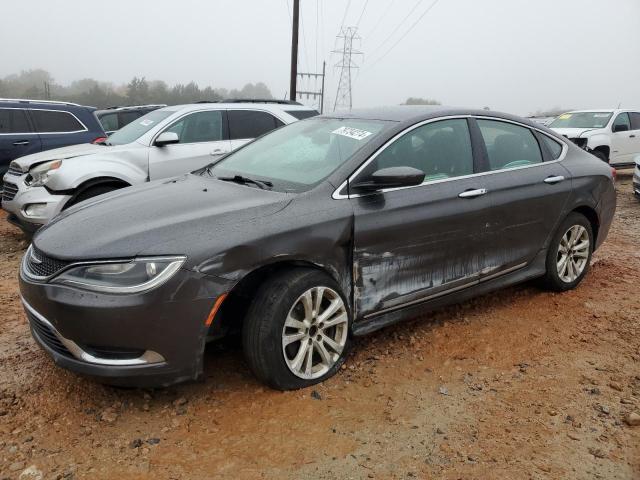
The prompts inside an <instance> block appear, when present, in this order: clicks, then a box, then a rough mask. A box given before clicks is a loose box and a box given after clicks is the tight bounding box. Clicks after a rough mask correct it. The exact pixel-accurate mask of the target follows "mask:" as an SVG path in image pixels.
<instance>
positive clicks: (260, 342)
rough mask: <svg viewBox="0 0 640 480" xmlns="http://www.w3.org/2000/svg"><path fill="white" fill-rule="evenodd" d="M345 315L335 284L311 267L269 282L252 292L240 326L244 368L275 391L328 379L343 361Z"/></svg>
mask: <svg viewBox="0 0 640 480" xmlns="http://www.w3.org/2000/svg"><path fill="white" fill-rule="evenodd" d="M349 323H350V316H349V311H348V307H347V303H346V300H345V298H344V296H343V295H342V294H341V293H340V287H339V286H338V284H337V283H336V282H335V281H334V280H333V279H332V278H331V277H329V276H328V275H326V274H324V273H322V272H319V271H316V270H312V269H295V270H290V271H288V272H285V273H282V274H280V275H278V276H276V277H274V278H271V279H269V280H268V281H267V282H266V283H265V284H264V285H263V286H262V287H261V288H260V289H259V291H258V293H257V295H256V297H255V299H254V301H253V303H252V304H251V307H250V308H249V312H248V313H247V317H246V319H245V323H244V328H243V347H244V353H245V357H246V359H247V363H248V364H249V367H250V368H251V370H252V371H253V373H254V374H255V375H256V377H258V379H259V380H261V381H263V382H264V383H266V384H268V385H269V386H271V387H273V388H276V389H279V390H292V389H297V388H303V387H307V386H310V385H313V384H316V383H319V382H322V381H323V380H325V379H327V378H329V377H331V376H332V375H333V374H335V373H336V371H337V370H338V369H339V368H340V366H341V365H342V363H343V362H344V360H345V357H346V354H347V351H348V347H349V340H350V339H349Z"/></svg>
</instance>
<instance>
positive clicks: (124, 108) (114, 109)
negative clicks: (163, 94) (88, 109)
mask: <svg viewBox="0 0 640 480" xmlns="http://www.w3.org/2000/svg"><path fill="white" fill-rule="evenodd" d="M166 106H167V104H166V103H158V104H149V105H123V106H113V107H107V108H101V109H100V110H98V111H97V112H96V113H106V112H122V111H127V110H145V109H148V108H153V109H158V108H162V107H166Z"/></svg>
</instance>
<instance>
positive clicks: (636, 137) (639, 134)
mask: <svg viewBox="0 0 640 480" xmlns="http://www.w3.org/2000/svg"><path fill="white" fill-rule="evenodd" d="M629 120H631V131H630V132H629V138H630V139H631V141H632V151H631V158H630V159H629V161H630V162H631V161H634V160H635V157H636V155H640V112H630V113H629Z"/></svg>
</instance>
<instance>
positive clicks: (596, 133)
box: [549, 109, 640, 168]
mask: <svg viewBox="0 0 640 480" xmlns="http://www.w3.org/2000/svg"><path fill="white" fill-rule="evenodd" d="M549 128H551V129H552V130H554V131H556V132H557V133H559V134H561V135H564V136H565V137H567V138H568V139H570V140H571V141H573V142H574V143H575V144H577V145H578V146H579V147H581V148H584V149H585V150H587V151H588V152H591V153H593V154H594V155H595V156H596V157H598V158H600V159H602V160H604V161H605V162H608V163H610V164H611V166H612V167H616V168H622V167H632V166H633V164H634V162H633V160H634V158H635V156H636V155H638V154H640V110H620V109H616V110H614V109H611V110H579V111H575V112H567V113H563V114H562V115H560V116H558V117H557V118H556V119H555V120H554V121H553V122H551V124H550V125H549Z"/></svg>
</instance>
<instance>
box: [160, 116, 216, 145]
mask: <svg viewBox="0 0 640 480" xmlns="http://www.w3.org/2000/svg"><path fill="white" fill-rule="evenodd" d="M165 132H175V133H177V134H178V138H179V139H180V143H201V142H216V141H218V140H223V135H222V111H221V110H211V111H207V112H196V113H192V114H190V115H187V116H185V117H182V118H181V119H180V120H178V121H177V122H175V123H174V124H172V125H171V126H170V127H169V128H167V129H166V130H165Z"/></svg>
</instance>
